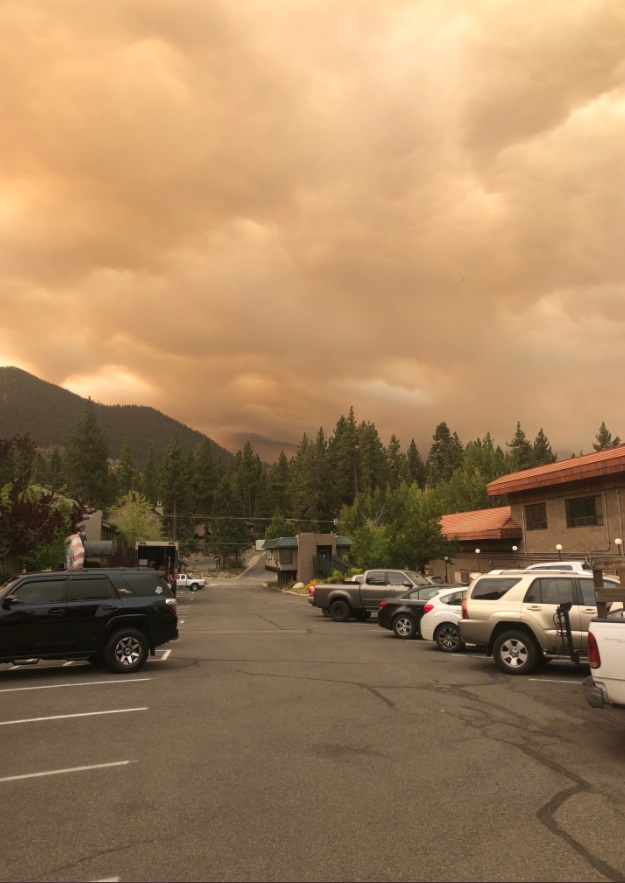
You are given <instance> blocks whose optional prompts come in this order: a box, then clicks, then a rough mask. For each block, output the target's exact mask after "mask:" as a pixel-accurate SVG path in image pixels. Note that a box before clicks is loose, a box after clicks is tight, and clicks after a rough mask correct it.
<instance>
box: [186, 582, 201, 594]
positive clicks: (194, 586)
mask: <svg viewBox="0 0 625 883" xmlns="http://www.w3.org/2000/svg"><path fill="white" fill-rule="evenodd" d="M199 588H200V587H199V586H198V584H197V583H191V585H190V586H189V591H190V592H197V590H198V589H199Z"/></svg>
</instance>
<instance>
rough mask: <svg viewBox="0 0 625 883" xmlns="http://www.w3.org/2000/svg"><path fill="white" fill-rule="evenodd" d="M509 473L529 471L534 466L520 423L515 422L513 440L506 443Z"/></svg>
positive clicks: (528, 444) (531, 450)
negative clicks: (508, 449)
mask: <svg viewBox="0 0 625 883" xmlns="http://www.w3.org/2000/svg"><path fill="white" fill-rule="evenodd" d="M508 447H509V448H510V451H509V471H510V472H520V471H521V470H522V469H531V467H532V466H533V465H534V451H533V449H532V445H531V444H530V442H529V441H528V439H527V436H526V435H525V433H524V432H523V430H522V429H521V423H520V422H517V425H516V432H515V433H514V438H513V439H512V441H511V442H509V443H508Z"/></svg>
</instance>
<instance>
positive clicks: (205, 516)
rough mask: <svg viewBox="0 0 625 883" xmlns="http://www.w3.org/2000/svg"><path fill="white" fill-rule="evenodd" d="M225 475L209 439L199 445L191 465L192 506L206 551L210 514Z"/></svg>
mask: <svg viewBox="0 0 625 883" xmlns="http://www.w3.org/2000/svg"><path fill="white" fill-rule="evenodd" d="M223 475H224V466H223V463H222V462H221V460H217V458H216V457H215V455H214V454H213V449H212V447H211V444H210V442H209V440H208V439H205V440H203V441H201V442H200V443H199V445H197V447H196V448H195V450H194V451H193V462H192V467H191V492H190V498H191V502H190V505H191V508H192V509H193V513H194V514H196V515H197V516H198V522H197V523H198V524H201V525H202V529H203V533H204V551H205V552H206V551H208V541H209V535H210V516H211V515H213V514H214V511H215V494H216V493H217V487H218V486H219V482H220V481H221V479H222V478H223Z"/></svg>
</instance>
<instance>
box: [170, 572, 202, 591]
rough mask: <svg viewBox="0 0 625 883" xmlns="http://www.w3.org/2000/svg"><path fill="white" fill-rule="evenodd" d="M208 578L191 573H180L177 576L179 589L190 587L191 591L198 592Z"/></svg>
mask: <svg viewBox="0 0 625 883" xmlns="http://www.w3.org/2000/svg"><path fill="white" fill-rule="evenodd" d="M205 585H206V580H205V579H204V578H203V577H201V576H192V575H191V574H190V573H179V574H178V575H177V577H176V588H177V589H189V591H190V592H197V590H198V589H203V588H204V586H205Z"/></svg>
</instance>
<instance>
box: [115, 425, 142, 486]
mask: <svg viewBox="0 0 625 883" xmlns="http://www.w3.org/2000/svg"><path fill="white" fill-rule="evenodd" d="M115 481H116V485H117V496H118V497H123V496H125V495H126V494H128V493H129V492H130V491H131V490H133V489H134V488H136V483H137V470H136V469H135V464H134V460H133V457H132V449H131V447H130V441H129V439H128V436H126V437H125V439H124V443H123V445H122V449H121V453H120V457H119V465H118V467H117V472H116V475H115Z"/></svg>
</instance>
